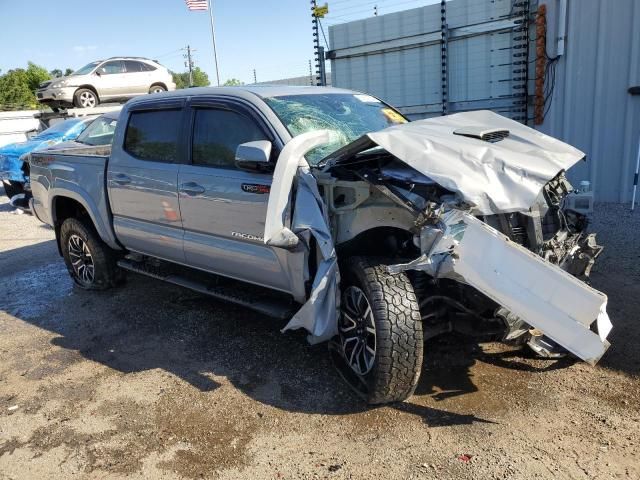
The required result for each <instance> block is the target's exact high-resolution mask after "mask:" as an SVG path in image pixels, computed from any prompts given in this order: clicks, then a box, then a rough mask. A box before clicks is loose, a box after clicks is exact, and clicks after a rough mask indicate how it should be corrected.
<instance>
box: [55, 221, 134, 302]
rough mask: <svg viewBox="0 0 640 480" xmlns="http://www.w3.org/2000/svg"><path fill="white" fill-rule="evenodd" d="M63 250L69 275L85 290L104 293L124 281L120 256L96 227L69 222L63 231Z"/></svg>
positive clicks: (61, 228) (61, 235)
mask: <svg viewBox="0 0 640 480" xmlns="http://www.w3.org/2000/svg"><path fill="white" fill-rule="evenodd" d="M60 248H61V250H62V257H63V258H64V263H65V264H66V266H67V270H69V275H71V278H73V281H74V282H76V284H77V285H78V286H79V287H81V288H84V289H86V290H105V289H107V288H110V287H112V286H115V285H116V284H118V283H119V281H120V280H121V279H122V276H123V275H122V271H121V270H120V268H119V267H118V266H117V264H116V262H117V255H116V253H115V251H114V250H112V249H111V248H109V246H108V245H107V244H105V243H104V242H103V241H102V240H101V239H100V237H99V236H98V233H97V232H96V231H95V229H94V228H93V226H91V225H86V224H85V223H84V222H82V221H80V220H78V219H77V218H67V219H66V220H65V221H64V222H63V223H62V226H61V227H60Z"/></svg>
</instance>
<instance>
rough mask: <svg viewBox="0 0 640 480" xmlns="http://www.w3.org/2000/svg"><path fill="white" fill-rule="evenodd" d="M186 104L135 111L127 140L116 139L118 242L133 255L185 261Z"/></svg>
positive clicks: (113, 185) (113, 179)
mask: <svg viewBox="0 0 640 480" xmlns="http://www.w3.org/2000/svg"><path fill="white" fill-rule="evenodd" d="M174 103H175V102H174ZM181 103H182V102H180V104H176V105H173V104H167V105H165V106H163V108H160V109H159V108H155V109H153V110H139V111H138V110H134V111H132V112H131V114H130V117H129V123H128V125H127V128H126V131H125V134H124V138H116V139H114V141H115V142H123V143H122V144H121V145H122V148H121V149H120V148H117V149H116V148H114V154H112V155H111V158H110V160H109V166H108V171H107V183H108V188H109V200H110V204H111V211H112V213H113V224H114V229H115V232H116V236H117V237H118V240H120V242H121V243H122V244H123V245H124V246H125V247H126V248H127V249H129V250H133V251H136V252H140V253H144V254H147V255H151V256H154V257H159V258H163V259H166V260H171V261H175V262H184V251H183V245H182V236H183V230H182V218H181V216H180V206H179V203H178V171H179V169H180V162H181V160H182V159H183V158H184V156H183V150H182V148H181V145H182V144H181V142H180V141H179V139H180V138H181V137H182V133H181V129H182V125H183V121H182V120H183V119H182V116H183V110H182V108H181ZM123 121H125V120H123Z"/></svg>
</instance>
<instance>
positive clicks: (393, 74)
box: [329, 0, 527, 118]
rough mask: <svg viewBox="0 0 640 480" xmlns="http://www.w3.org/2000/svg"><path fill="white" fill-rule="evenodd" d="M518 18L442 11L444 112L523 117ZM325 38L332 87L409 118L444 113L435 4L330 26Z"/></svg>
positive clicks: (503, 8) (455, 3)
mask: <svg viewBox="0 0 640 480" xmlns="http://www.w3.org/2000/svg"><path fill="white" fill-rule="evenodd" d="M526 3H527V2H523V1H522V0H520V1H519V2H517V5H522V4H526ZM522 11H523V10H522V7H518V6H515V5H514V1H512V0H452V1H450V2H447V3H446V14H445V18H446V24H447V28H448V37H449V41H448V50H447V64H448V78H447V82H446V85H447V87H446V88H447V90H448V92H446V94H447V95H446V96H447V101H448V105H447V106H448V111H449V112H453V111H463V110H473V109H479V108H490V109H493V110H496V111H499V112H500V113H503V114H505V115H508V116H511V117H520V116H522V107H523V106H522V103H523V101H522V100H523V99H524V97H523V96H522V95H523V93H524V91H523V90H522V89H524V82H522V81H520V80H518V78H519V77H522V76H523V75H521V74H515V75H514V73H513V72H514V61H516V62H517V61H519V60H523V62H522V63H524V65H523V66H521V68H526V58H521V57H520V56H517V55H518V54H523V55H524V50H518V48H524V46H525V45H526V41H525V40H522V39H524V38H526V37H525V36H523V34H522V32H520V33H518V30H519V28H520V27H522V17H520V18H518V17H517V15H516V13H517V12H522ZM329 37H330V43H331V45H330V47H331V52H330V55H329V57H330V58H331V70H332V80H333V84H334V85H335V86H339V87H344V88H351V89H354V90H361V91H366V92H369V93H372V94H373V95H376V96H378V97H380V98H382V99H384V100H386V101H387V102H389V103H391V104H393V105H394V106H396V107H399V108H400V110H401V111H403V113H405V114H407V115H408V116H409V117H411V118H423V117H428V116H432V115H438V114H440V113H441V112H442V109H443V106H442V103H443V89H442V88H443V87H442V83H443V82H442V65H441V38H442V22H441V6H440V5H439V4H435V5H429V6H426V7H421V8H414V9H411V10H405V11H401V12H396V13H390V14H387V15H381V16H377V17H371V18H367V19H363V20H358V21H354V22H349V23H344V24H341V25H335V26H331V27H330V28H329ZM518 88H520V89H521V90H517V89H518ZM514 104H515V105H514Z"/></svg>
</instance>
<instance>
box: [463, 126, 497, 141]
mask: <svg viewBox="0 0 640 480" xmlns="http://www.w3.org/2000/svg"><path fill="white" fill-rule="evenodd" d="M453 133H454V135H462V136H463V137H469V138H477V139H478V140H483V141H485V142H489V143H495V142H499V141H500V140H503V139H505V138H507V137H508V136H509V130H504V129H500V128H482V127H462V128H458V129H457V130H454V131H453Z"/></svg>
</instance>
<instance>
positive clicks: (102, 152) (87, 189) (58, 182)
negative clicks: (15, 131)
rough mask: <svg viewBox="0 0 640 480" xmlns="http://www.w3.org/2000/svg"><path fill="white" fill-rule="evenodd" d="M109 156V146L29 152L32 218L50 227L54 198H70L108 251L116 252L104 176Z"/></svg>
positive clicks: (54, 213) (54, 205)
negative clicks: (108, 248)
mask: <svg viewBox="0 0 640 480" xmlns="http://www.w3.org/2000/svg"><path fill="white" fill-rule="evenodd" d="M110 153H111V147H110V146H106V147H105V146H101V147H86V148H84V147H80V148H70V149H64V150H56V151H54V152H51V151H49V152H46V151H42V152H33V153H32V154H31V160H30V181H31V190H32V192H33V199H34V200H33V204H32V210H33V212H34V214H35V215H36V216H37V217H38V218H39V219H40V220H41V221H43V222H45V223H47V224H49V225H54V224H55V215H56V197H58V196H60V195H63V196H64V197H66V198H71V199H73V200H75V201H76V202H78V203H79V204H80V205H81V206H82V207H84V209H85V210H86V211H87V213H88V214H89V216H90V217H91V219H92V221H93V224H94V225H95V227H96V230H98V233H99V234H100V236H101V237H102V238H103V239H104V240H105V241H106V242H107V243H108V244H109V245H110V246H111V247H112V248H119V247H118V244H117V241H116V239H115V235H114V233H113V228H112V226H111V209H110V207H109V200H108V198H107V183H106V174H107V164H108V161H109V154H110Z"/></svg>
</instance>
